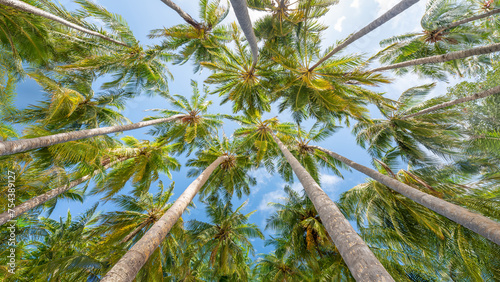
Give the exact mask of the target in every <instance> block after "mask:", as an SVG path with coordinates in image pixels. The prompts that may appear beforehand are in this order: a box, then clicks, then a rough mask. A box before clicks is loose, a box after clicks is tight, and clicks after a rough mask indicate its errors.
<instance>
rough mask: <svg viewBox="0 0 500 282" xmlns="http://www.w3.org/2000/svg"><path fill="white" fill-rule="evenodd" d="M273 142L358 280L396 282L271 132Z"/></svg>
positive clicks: (337, 209)
mask: <svg viewBox="0 0 500 282" xmlns="http://www.w3.org/2000/svg"><path fill="white" fill-rule="evenodd" d="M272 135H273V138H274V141H275V142H276V143H278V146H279V148H280V150H281V152H282V153H283V155H284V156H285V158H286V159H287V161H288V163H289V164H290V165H291V166H292V169H293V172H294V173H295V175H297V178H298V179H299V180H300V183H302V186H303V187H304V190H305V191H306V193H307V196H308V197H309V199H311V201H312V202H313V204H314V207H315V208H316V210H317V211H318V214H319V217H320V218H321V221H322V222H323V224H324V225H325V228H326V230H327V231H328V234H329V235H330V237H331V238H332V240H333V242H334V243H335V246H336V247H337V249H338V250H339V252H340V255H341V256H342V258H343V259H344V261H345V263H346V264H347V267H349V270H350V271H351V274H352V276H353V277H354V278H355V279H356V281H366V282H374V281H394V279H392V277H391V275H390V274H389V273H388V272H387V270H385V268H384V267H383V266H382V264H381V263H380V262H379V261H378V259H377V258H376V257H375V255H374V254H373V253H372V251H371V250H370V249H369V248H368V246H367V245H366V244H365V242H363V240H362V239H361V237H360V236H359V235H358V234H357V233H356V231H355V230H354V228H352V226H351V225H350V224H349V221H347V219H346V218H345V217H344V215H343V214H342V213H341V212H340V210H339V208H338V207H337V205H335V203H334V202H333V201H332V200H331V199H330V197H328V195H327V194H326V193H325V192H324V191H323V189H321V187H319V185H318V183H316V181H314V179H313V178H312V177H311V175H310V174H309V173H308V172H307V170H306V169H305V168H304V167H303V166H302V165H301V164H300V163H299V161H297V159H296V158H295V157H294V156H293V155H292V154H291V153H290V151H289V150H288V149H287V148H286V146H285V145H283V143H282V142H281V141H280V140H279V139H278V138H277V137H276V136H275V135H274V133H272Z"/></svg>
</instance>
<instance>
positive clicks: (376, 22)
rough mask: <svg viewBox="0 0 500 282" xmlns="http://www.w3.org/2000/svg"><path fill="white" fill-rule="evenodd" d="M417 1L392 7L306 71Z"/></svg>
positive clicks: (410, 0)
mask: <svg viewBox="0 0 500 282" xmlns="http://www.w3.org/2000/svg"><path fill="white" fill-rule="evenodd" d="M418 1H419V0H402V1H401V2H399V3H398V4H397V5H396V6H394V7H392V8H391V9H390V10H389V11H387V12H386V13H385V14H383V15H381V16H380V17H378V18H377V19H376V20H374V21H373V22H371V23H370V24H368V25H367V26H365V27H363V28H362V29H361V30H360V31H358V32H356V33H354V34H352V35H351V36H349V37H348V38H347V39H346V40H345V41H344V42H342V43H341V44H339V45H338V46H336V47H335V48H334V49H333V50H331V51H330V52H329V53H328V54H326V55H325V56H324V57H323V58H321V59H320V60H319V61H318V62H316V64H314V65H312V66H311V67H310V68H308V71H309V72H312V71H313V70H314V69H315V68H317V67H318V66H319V65H321V64H322V63H324V62H325V61H326V60H328V59H329V58H330V57H331V56H333V55H335V54H336V53H338V52H339V51H340V50H342V49H344V48H345V47H347V46H348V45H349V44H351V43H353V42H354V41H356V40H358V39H360V38H361V37H363V36H365V35H366V34H368V33H370V32H371V31H373V30H375V29H376V28H378V27H380V26H381V25H383V24H384V23H386V22H387V21H389V20H390V19H392V18H394V17H395V16H397V15H399V14H401V13H402V12H403V11H404V10H406V9H408V8H410V7H411V6H413V5H414V4H415V3H417V2H418Z"/></svg>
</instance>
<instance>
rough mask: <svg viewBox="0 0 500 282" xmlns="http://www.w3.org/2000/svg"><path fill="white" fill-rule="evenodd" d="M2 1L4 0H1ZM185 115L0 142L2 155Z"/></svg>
mask: <svg viewBox="0 0 500 282" xmlns="http://www.w3.org/2000/svg"><path fill="white" fill-rule="evenodd" d="M0 1H2V0H0ZM183 116H184V115H174V116H171V117H168V118H161V119H154V120H148V121H141V122H137V123H132V124H127V125H115V126H109V127H102V128H92V129H85V130H79V131H71V132H65V133H59V134H54V135H49V136H42V137H36V138H30V139H19V140H14V141H4V142H0V156H5V155H12V154H15V153H19V152H24V151H27V150H31V149H37V148H42V147H47V146H51V145H55V144H59V143H64V142H68V141H73V140H79V139H84V138H89V137H94V136H98V135H104V134H108V133H115V132H120V131H127V130H132V129H137V128H141V127H145V126H149V125H154V124H158V123H164V122H170V121H173V120H176V119H179V118H181V117H183Z"/></svg>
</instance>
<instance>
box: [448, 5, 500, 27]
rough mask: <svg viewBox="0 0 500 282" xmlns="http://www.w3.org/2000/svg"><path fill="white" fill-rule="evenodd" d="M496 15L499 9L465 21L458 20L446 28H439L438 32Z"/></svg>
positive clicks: (499, 11)
mask: <svg viewBox="0 0 500 282" xmlns="http://www.w3.org/2000/svg"><path fill="white" fill-rule="evenodd" d="M498 13H500V9H494V10H491V11H489V12H486V13H482V14H479V15H476V16H473V17H470V18H466V19H463V20H459V21H456V22H453V23H451V24H449V25H447V26H444V27H442V28H440V30H447V29H450V28H454V27H457V26H459V25H462V24H466V23H469V22H472V21H475V20H480V19H483V18H486V17H489V16H492V15H495V14H498Z"/></svg>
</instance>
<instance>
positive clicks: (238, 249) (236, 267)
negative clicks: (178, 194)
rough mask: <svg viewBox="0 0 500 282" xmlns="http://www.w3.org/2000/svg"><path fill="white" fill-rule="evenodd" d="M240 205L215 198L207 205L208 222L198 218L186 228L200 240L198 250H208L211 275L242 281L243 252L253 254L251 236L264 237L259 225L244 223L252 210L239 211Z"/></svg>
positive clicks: (197, 240)
mask: <svg viewBox="0 0 500 282" xmlns="http://www.w3.org/2000/svg"><path fill="white" fill-rule="evenodd" d="M245 204H246V202H245V203H243V204H242V205H241V206H239V207H238V208H236V209H235V210H234V211H233V210H232V204H231V202H229V201H228V202H226V203H225V204H223V203H222V202H219V201H215V202H212V203H210V204H208V205H207V207H206V213H207V215H208V217H209V219H210V221H211V223H206V222H201V221H198V220H192V221H189V223H188V227H187V230H188V231H189V232H190V233H191V234H192V236H193V238H194V241H195V242H199V243H200V244H201V246H202V247H201V250H200V251H202V252H204V253H205V254H207V255H208V254H209V259H208V260H209V264H210V267H211V268H212V271H213V274H212V279H214V278H215V279H224V278H226V279H231V280H233V281H234V280H240V281H242V280H243V281H245V280H247V279H248V277H246V273H245V272H243V273H242V270H244V269H245V268H244V267H242V266H243V265H244V263H245V260H246V259H245V254H246V253H248V252H250V253H251V254H253V252H254V251H253V247H252V243H251V242H250V241H249V239H251V238H260V239H264V235H262V233H261V232H260V230H259V228H258V227H257V226H256V225H255V224H253V223H248V218H249V217H250V215H252V213H253V212H251V213H248V214H242V213H241V209H242V208H243V207H244V206H245Z"/></svg>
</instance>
